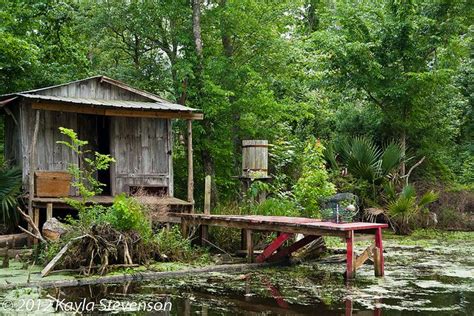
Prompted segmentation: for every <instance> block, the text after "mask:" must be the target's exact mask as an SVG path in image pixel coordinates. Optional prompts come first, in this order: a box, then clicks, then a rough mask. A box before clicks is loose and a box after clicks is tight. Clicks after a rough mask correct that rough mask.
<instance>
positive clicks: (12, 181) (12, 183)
mask: <svg viewBox="0 0 474 316" xmlns="http://www.w3.org/2000/svg"><path fill="white" fill-rule="evenodd" d="M20 190H21V170H20V169H18V168H13V169H5V168H0V212H1V219H2V222H3V223H4V224H7V225H8V226H11V225H16V223H17V222H18V214H17V212H16V209H15V207H16V205H17V199H18V195H19V194H20Z"/></svg>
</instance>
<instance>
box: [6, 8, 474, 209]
mask: <svg viewBox="0 0 474 316" xmlns="http://www.w3.org/2000/svg"><path fill="white" fill-rule="evenodd" d="M192 3H194V5H196V4H197V5H198V6H199V9H200V21H199V27H200V36H201V40H202V51H201V52H200V51H199V50H197V49H196V47H195V43H196V41H195V39H196V33H195V32H193V31H195V30H196V29H195V27H196V25H195V22H196V20H195V19H193V17H195V13H196V11H195V12H194V14H193V5H192ZM195 8H196V7H195ZM473 18H474V16H473V10H472V4H471V3H470V1H450V0H443V1H414V0H385V1H357V2H354V3H349V2H347V1H339V0H331V1H318V0H306V1H304V0H299V1H291V0H284V1H281V0H270V1H259V0H206V1H187V0H178V1H174V0H152V1H134V0H132V1H88V0H84V1H70V0H66V1H50V0H39V1H38V0H35V1H32V0H21V1H7V0H0V92H1V93H7V92H13V91H17V90H21V89H27V88H35V87H40V86H45V85H49V84H57V83H61V82H66V81H68V80H75V79H80V78H84V77H87V76H90V75H95V74H104V75H108V76H110V77H113V78H116V79H119V80H122V81H125V82H127V83H129V84H131V85H135V86H137V87H140V88H143V89H146V90H149V91H151V92H155V93H157V94H160V95H162V96H164V97H166V98H169V99H171V100H173V101H176V102H179V103H182V104H185V105H187V106H191V107H197V108H200V109H202V110H203V112H204V115H205V120H204V121H203V122H201V123H198V124H196V125H195V133H196V140H195V144H196V146H195V152H196V164H197V171H196V172H197V175H196V179H197V183H196V187H197V189H198V192H197V194H196V196H197V197H198V199H199V198H200V196H201V195H202V194H201V193H200V190H201V188H202V181H203V178H204V177H203V175H204V173H212V174H214V175H215V177H214V179H215V186H214V188H215V190H214V191H215V192H214V193H215V198H217V197H218V198H219V199H220V200H221V201H222V200H229V199H234V198H235V197H236V193H237V191H238V188H239V183H238V181H237V180H236V179H235V178H232V176H235V175H238V174H239V166H240V150H241V149H240V143H241V140H242V139H252V138H263V139H269V140H270V142H272V143H275V144H285V145H284V146H287V147H285V148H287V149H288V150H289V151H291V152H299V153H301V155H302V153H303V149H304V148H305V147H306V145H305V143H306V140H307V139H311V138H312V137H316V138H319V139H321V140H322V141H323V143H324V142H332V141H338V140H341V139H343V138H344V137H346V136H350V135H364V136H369V137H371V138H372V139H373V140H374V141H375V142H376V143H377V144H379V145H384V144H387V143H389V142H391V141H397V142H401V144H402V146H403V147H406V151H407V154H406V155H407V157H408V156H410V157H414V160H412V161H408V164H413V163H414V161H415V160H418V159H420V158H421V157H423V156H426V157H427V159H426V162H425V163H424V164H423V165H422V166H421V167H420V168H418V169H417V172H418V173H417V177H419V178H423V177H437V178H440V179H443V180H444V181H452V182H459V183H465V184H469V183H472V182H473V180H474V179H473V176H474V172H473V171H472V170H473V169H474V158H473V151H474V148H473V146H472V137H473V127H474V123H473V111H472V108H473V98H472V93H473V92H472V78H473V70H472V66H473V63H472V32H473V27H472V25H471V22H472V21H473ZM193 21H194V25H193ZM181 130H184V128H183V126H181V125H180V123H178V124H176V133H178V134H180V133H181ZM175 139H176V148H177V150H176V155H175V161H176V162H175V164H176V169H175V178H176V190H177V194H178V195H184V188H185V185H184V184H185V168H186V164H185V160H184V157H185V155H184V150H185V149H184V148H185V147H184V143H183V142H182V139H183V138H182V137H179V135H178V137H175ZM282 146H283V145H282ZM281 148H282V147H279V148H276V149H275V152H276V153H278V152H279V151H278V150H281ZM289 151H285V150H283V151H282V152H285V153H286V154H288V152H289ZM282 152H280V153H282ZM290 156H291V155H290ZM278 159H280V160H278ZM281 159H282V157H281V156H280V157H274V162H273V163H274V165H273V166H272V168H274V169H273V173H274V176H275V178H276V179H277V180H279V179H280V180H281V179H283V178H284V179H285V180H284V181H283V180H282V181H283V182H285V183H284V184H282V183H277V184H276V185H282V186H286V187H287V188H290V187H291V186H292V185H294V184H295V183H296V181H297V178H298V177H299V175H300V172H301V168H299V167H298V164H299V163H298V162H299V161H301V158H298V157H288V163H281V162H282V160H281ZM278 163H280V164H278ZM275 166H280V167H281V168H280V169H279V170H275ZM278 173H284V174H285V175H284V176H282V175H281V174H278ZM217 193H218V194H217Z"/></svg>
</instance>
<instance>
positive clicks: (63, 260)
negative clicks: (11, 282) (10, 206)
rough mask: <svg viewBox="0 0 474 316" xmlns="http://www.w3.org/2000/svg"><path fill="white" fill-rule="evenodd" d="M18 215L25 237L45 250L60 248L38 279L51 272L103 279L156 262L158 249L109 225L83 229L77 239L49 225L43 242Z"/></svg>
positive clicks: (30, 224) (30, 222) (42, 238)
mask: <svg viewBox="0 0 474 316" xmlns="http://www.w3.org/2000/svg"><path fill="white" fill-rule="evenodd" d="M18 212H19V213H20V214H21V215H22V216H23V218H24V219H25V220H26V222H27V223H28V224H29V227H30V230H27V229H25V228H23V227H20V229H21V230H22V231H24V232H25V234H27V235H28V236H29V237H32V238H34V239H37V240H39V241H40V242H41V243H42V244H43V245H44V247H45V248H46V249H47V248H48V247H52V246H53V245H61V246H62V248H61V249H60V250H59V252H58V253H57V254H56V255H55V257H54V258H53V259H51V260H50V261H49V263H48V264H47V265H46V267H45V268H44V269H43V271H41V275H42V276H46V275H48V274H50V273H51V272H52V271H53V269H55V268H59V269H61V270H60V271H68V272H78V273H81V274H84V275H91V274H96V273H98V274H101V275H103V274H105V273H107V272H108V271H110V269H113V268H117V267H135V266H138V265H142V264H146V263H148V262H149V261H150V260H152V259H159V258H160V256H159V255H158V253H159V252H158V248H157V247H156V246H155V245H154V244H153V243H149V242H148V243H147V242H145V241H144V240H142V238H141V237H140V235H139V234H138V233H135V232H120V231H118V230H116V229H114V228H112V227H111V226H110V225H109V224H100V225H94V226H92V227H90V228H87V230H86V231H84V233H83V234H82V235H80V236H77V232H74V231H65V228H64V227H63V226H58V225H56V224H54V223H50V224H51V225H49V226H48V227H46V228H47V229H45V230H43V231H44V232H48V234H50V235H51V236H50V237H52V238H45V237H44V236H43V235H42V233H41V231H40V230H39V228H38V227H37V226H36V225H35V223H34V221H33V220H32V219H31V217H30V216H29V215H28V214H26V213H25V212H23V211H22V210H21V209H20V208H18ZM58 227H59V228H61V229H60V231H58V229H57V228H58ZM56 233H57V234H56ZM48 234H45V236H47V235H48ZM72 234H76V236H72ZM59 237H60V238H59ZM157 257H158V258H157ZM58 272H59V271H58Z"/></svg>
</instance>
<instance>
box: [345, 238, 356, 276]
mask: <svg viewBox="0 0 474 316" xmlns="http://www.w3.org/2000/svg"><path fill="white" fill-rule="evenodd" d="M346 249H347V253H346V278H347V279H352V278H353V277H354V276H355V269H354V231H350V232H349V233H348V235H347V237H346Z"/></svg>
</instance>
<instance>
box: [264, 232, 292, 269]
mask: <svg viewBox="0 0 474 316" xmlns="http://www.w3.org/2000/svg"><path fill="white" fill-rule="evenodd" d="M292 235H293V234H287V233H281V234H280V236H278V237H277V238H275V240H273V241H272V242H271V243H270V244H269V245H268V246H267V247H266V248H265V249H264V250H263V252H262V253H261V254H260V255H259V256H258V257H257V258H256V259H255V261H256V262H264V261H265V260H266V259H267V258H268V257H269V256H271V254H272V253H273V252H274V251H275V250H277V249H278V248H280V246H281V245H283V243H284V242H285V241H286V240H288V238H290V237H291V236H292Z"/></svg>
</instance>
